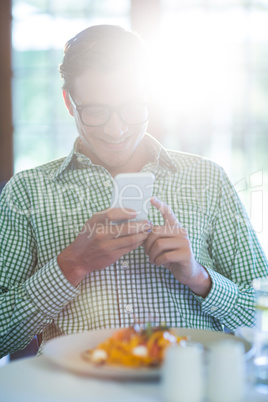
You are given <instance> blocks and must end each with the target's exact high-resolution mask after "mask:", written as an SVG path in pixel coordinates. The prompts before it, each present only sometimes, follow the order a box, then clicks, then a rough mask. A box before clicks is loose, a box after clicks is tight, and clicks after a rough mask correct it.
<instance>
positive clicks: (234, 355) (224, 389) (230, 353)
mask: <svg viewBox="0 0 268 402" xmlns="http://www.w3.org/2000/svg"><path fill="white" fill-rule="evenodd" d="M244 379H245V357H244V345H243V344H242V343H241V342H237V341H235V340H222V341H220V342H217V343H215V344H214V345H212V346H211V348H210V352H209V361H208V382H207V398H208V401H209V402H241V401H242V400H243V394H244Z"/></svg>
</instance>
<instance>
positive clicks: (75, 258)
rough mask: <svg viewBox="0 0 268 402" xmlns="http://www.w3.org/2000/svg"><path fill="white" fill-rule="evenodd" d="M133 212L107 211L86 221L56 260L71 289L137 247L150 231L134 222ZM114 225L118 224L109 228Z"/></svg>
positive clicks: (146, 222) (147, 227)
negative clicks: (70, 284) (71, 285)
mask: <svg viewBox="0 0 268 402" xmlns="http://www.w3.org/2000/svg"><path fill="white" fill-rule="evenodd" d="M135 216H136V212H135V211H131V210H122V209H119V208H113V209H112V208H109V209H107V210H104V211H101V212H98V213H96V214H94V215H93V216H92V218H91V219H89V220H88V221H87V222H86V224H85V225H84V227H83V228H82V230H81V232H80V233H79V234H78V236H77V238H76V239H75V240H74V241H73V242H72V243H71V244H70V245H69V246H68V247H67V248H66V249H65V250H63V251H62V253H60V254H59V256H58V264H59V266H60V268H61V270H62V272H63V274H64V275H65V276H66V278H67V279H68V280H69V281H70V283H72V284H73V285H74V286H77V285H78V284H79V283H80V282H81V280H82V279H83V278H84V277H85V276H86V275H87V274H88V273H90V272H92V271H99V270H101V269H104V268H106V267H108V266H109V265H111V264H113V263H114V262H116V261H117V260H118V259H119V258H120V257H122V256H123V255H125V254H127V253H129V252H130V251H132V250H134V249H136V248H137V247H138V246H140V245H141V244H142V243H143V242H144V241H145V240H146V238H147V236H148V232H149V231H150V230H151V224H150V223H149V222H148V221H141V222H135V221H130V219H133V218H135ZM114 221H121V222H122V221H123V222H122V223H116V224H112V222H114Z"/></svg>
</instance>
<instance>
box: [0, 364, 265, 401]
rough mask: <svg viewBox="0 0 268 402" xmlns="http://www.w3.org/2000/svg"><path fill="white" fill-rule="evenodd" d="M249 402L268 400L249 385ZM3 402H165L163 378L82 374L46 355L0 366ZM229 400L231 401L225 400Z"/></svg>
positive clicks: (246, 394) (0, 390)
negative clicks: (129, 378)
mask: <svg viewBox="0 0 268 402" xmlns="http://www.w3.org/2000/svg"><path fill="white" fill-rule="evenodd" d="M246 387H247V388H246V389H245V399H244V400H245V401H246V402H264V401H266V402H267V401H268V396H264V395H261V394H257V393H256V392H255V391H254V389H252V387H251V386H249V385H246ZM0 401H1V402H17V401H18V402H61V401H62V402H63V401H64V402H84V401H85V402H86V401H87V402H89V401H90V402H95V401H96V402H104V401H105V402H106V401H111V402H120V401H122V402H157V401H159V402H163V401H164V398H163V396H162V392H161V382H160V381H150V382H142V381H138V382H137V381H136V382H134V381H133V382H131V381H125V382H124V381H112V380H103V379H96V378H90V377H83V376H79V375H76V374H73V373H70V372H67V371H65V370H63V369H60V368H58V367H57V366H56V365H54V364H53V363H51V362H50V361H49V360H48V359H47V358H46V357H44V356H40V357H32V358H26V359H22V360H18V361H14V362H11V363H9V364H7V365H6V366H4V367H0ZM226 402H228V401H226Z"/></svg>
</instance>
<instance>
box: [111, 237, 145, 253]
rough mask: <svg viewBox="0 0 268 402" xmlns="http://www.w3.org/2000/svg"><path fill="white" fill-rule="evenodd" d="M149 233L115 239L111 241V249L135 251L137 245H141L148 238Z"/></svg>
mask: <svg viewBox="0 0 268 402" xmlns="http://www.w3.org/2000/svg"><path fill="white" fill-rule="evenodd" d="M147 236H148V233H136V234H132V235H129V236H124V237H119V238H116V239H115V238H114V239H111V240H110V244H109V246H110V247H111V249H113V250H116V249H118V250H119V249H129V251H131V250H133V249H134V248H136V247H137V245H141V244H142V243H143V242H144V241H145V240H146V238H147Z"/></svg>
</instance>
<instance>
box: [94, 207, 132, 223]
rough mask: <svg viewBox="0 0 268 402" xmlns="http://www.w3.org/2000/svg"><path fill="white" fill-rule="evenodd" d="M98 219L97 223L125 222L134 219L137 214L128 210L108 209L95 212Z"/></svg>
mask: <svg viewBox="0 0 268 402" xmlns="http://www.w3.org/2000/svg"><path fill="white" fill-rule="evenodd" d="M95 215H97V216H98V217H99V222H100V223H101V222H102V223H110V222H113V221H127V220H130V219H134V218H135V217H136V216H137V212H136V211H134V210H133V209H129V208H124V209H121V208H108V209H105V210H104V211H100V212H96V214H95Z"/></svg>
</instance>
